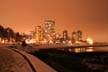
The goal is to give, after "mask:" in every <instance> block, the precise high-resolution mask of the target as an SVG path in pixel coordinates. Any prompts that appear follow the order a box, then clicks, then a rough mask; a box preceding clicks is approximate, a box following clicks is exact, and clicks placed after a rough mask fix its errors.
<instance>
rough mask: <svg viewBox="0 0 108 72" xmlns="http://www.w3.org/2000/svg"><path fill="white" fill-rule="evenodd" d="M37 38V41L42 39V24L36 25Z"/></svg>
mask: <svg viewBox="0 0 108 72" xmlns="http://www.w3.org/2000/svg"><path fill="white" fill-rule="evenodd" d="M35 40H36V43H39V42H40V41H41V26H36V27H35Z"/></svg>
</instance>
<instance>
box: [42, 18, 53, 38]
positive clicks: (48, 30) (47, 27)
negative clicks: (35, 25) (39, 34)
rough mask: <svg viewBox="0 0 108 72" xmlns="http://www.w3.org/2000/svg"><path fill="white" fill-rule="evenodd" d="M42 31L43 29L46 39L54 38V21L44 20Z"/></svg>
mask: <svg viewBox="0 0 108 72" xmlns="http://www.w3.org/2000/svg"><path fill="white" fill-rule="evenodd" d="M43 31H44V38H47V40H54V38H55V21H53V20H45V24H44V28H43Z"/></svg>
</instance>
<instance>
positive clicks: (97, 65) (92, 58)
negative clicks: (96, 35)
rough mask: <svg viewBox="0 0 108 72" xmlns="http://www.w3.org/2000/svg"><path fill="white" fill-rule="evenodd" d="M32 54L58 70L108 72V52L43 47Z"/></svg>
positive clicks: (67, 71) (65, 71)
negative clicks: (78, 51) (81, 51)
mask: <svg viewBox="0 0 108 72" xmlns="http://www.w3.org/2000/svg"><path fill="white" fill-rule="evenodd" d="M31 54H33V55H35V56H37V57H39V58H40V59H41V60H43V61H44V62H46V63H47V64H49V65H50V66H51V67H53V68H54V69H56V70H57V71H58V72H108V52H84V53H73V52H68V51H62V50H54V49H42V50H39V51H36V52H34V53H31Z"/></svg>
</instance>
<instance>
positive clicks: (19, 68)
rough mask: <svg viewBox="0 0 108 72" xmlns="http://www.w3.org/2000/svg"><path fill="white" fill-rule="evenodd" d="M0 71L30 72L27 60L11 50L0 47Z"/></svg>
mask: <svg viewBox="0 0 108 72" xmlns="http://www.w3.org/2000/svg"><path fill="white" fill-rule="evenodd" d="M0 72H32V70H31V68H30V66H29V64H28V62H27V61H26V60H25V59H24V58H23V56H21V55H20V54H18V53H17V52H14V51H13V50H11V49H9V48H2V47H0Z"/></svg>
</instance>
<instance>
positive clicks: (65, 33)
mask: <svg viewBox="0 0 108 72" xmlns="http://www.w3.org/2000/svg"><path fill="white" fill-rule="evenodd" d="M67 40H68V31H67V30H64V31H63V41H67Z"/></svg>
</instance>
